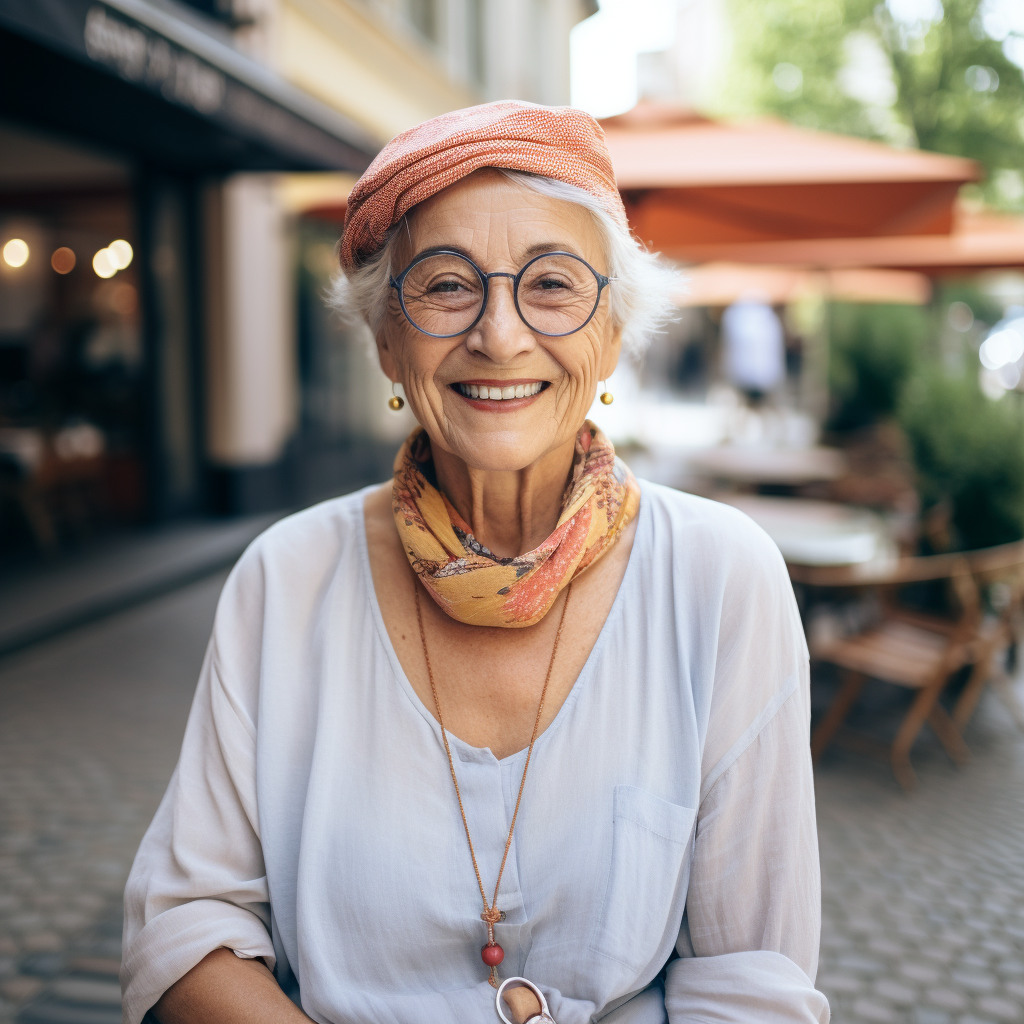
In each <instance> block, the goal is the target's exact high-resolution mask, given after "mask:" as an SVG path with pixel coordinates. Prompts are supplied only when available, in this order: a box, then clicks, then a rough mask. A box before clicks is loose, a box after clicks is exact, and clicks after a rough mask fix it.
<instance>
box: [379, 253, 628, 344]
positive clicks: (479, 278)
mask: <svg viewBox="0 0 1024 1024" xmlns="http://www.w3.org/2000/svg"><path fill="white" fill-rule="evenodd" d="M495 277H507V278H509V279H510V280H511V281H512V295H513V298H514V300H515V304H516V312H517V313H518V314H519V318H520V319H521V320H522V321H523V323H524V324H526V326H527V327H529V328H530V330H531V331H535V332H536V333H537V334H544V335H546V336H547V337H549V338H562V337H564V336H565V335H567V334H575V333H576V331H579V330H582V329H583V328H584V327H586V326H587V324H588V323H590V321H591V320H592V319H593V316H594V314H595V313H596V312H597V305H598V303H599V302H600V301H601V292H602V291H604V289H605V287H606V286H607V285H608V284H609V283H610V282H611V280H612V278H609V277H605V276H604V274H599V273H598V272H597V271H596V270H595V269H594V268H593V267H592V266H591V265H590V264H589V263H588V262H587V261H586V260H584V259H581V258H580V257H579V256H575V255H573V253H571V252H545V253H542V254H541V255H540V256H534V258H533V259H532V260H530V261H529V263H527V264H526V266H524V267H523V268H522V270H520V271H519V273H518V274H509V273H503V272H501V271H496V272H494V273H492V274H485V273H484V272H483V271H482V270H481V269H480V268H479V267H478V266H477V265H476V264H475V263H474V262H473V261H472V260H471V259H469V257H468V256H463V255H462V253H459V252H454V251H452V250H449V249H434V250H432V251H429V252H425V253H421V254H420V255H419V256H417V257H416V259H414V260H413V261H412V263H410V264H409V266H407V267H406V268H405V270H403V271H402V273H401V274H399V275H398V277H397V278H395V277H392V278H391V280H390V282H389V284H390V285H391V287H392V288H394V289H395V290H396V291H397V292H398V301H399V303H400V304H401V306H402V312H403V313H404V314H405V316H406V319H407V320H408V321H409V323H411V324H412V325H413V327H415V328H416V330H418V331H422V332H423V333H424V334H429V335H430V336H431V337H432V338H455V337H458V335H460V334H465V333H466V332H467V331H470V330H472V329H473V328H474V327H475V326H476V325H477V324H478V323H479V322H480V319H481V317H482V316H483V315H484V310H486V309H487V294H488V290H489V287H490V282H491V279H492V278H495Z"/></svg>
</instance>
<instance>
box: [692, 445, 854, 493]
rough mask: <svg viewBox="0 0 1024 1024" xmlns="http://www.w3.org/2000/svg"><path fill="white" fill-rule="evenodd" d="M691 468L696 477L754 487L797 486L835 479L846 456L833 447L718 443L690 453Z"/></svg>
mask: <svg viewBox="0 0 1024 1024" xmlns="http://www.w3.org/2000/svg"><path fill="white" fill-rule="evenodd" d="M689 464H690V469H691V471H692V472H693V473H695V474H697V475H698V476H705V477H711V478H712V479H715V480H722V481H728V482H729V483H732V484H741V485H744V484H745V485H747V486H756V485H758V484H768V485H776V486H789V487H799V486H801V485H802V484H812V483H822V482H827V481H829V480H838V479H839V477H841V476H842V475H843V474H844V473H845V472H846V458H845V456H844V455H843V453H842V452H841V451H839V450H838V449H836V448H825V447H821V446H819V447H815V448H760V447H756V446H748V445H721V446H719V447H717V448H706V449H704V450H703V451H700V452H696V453H695V454H694V455H692V456H690V459H689Z"/></svg>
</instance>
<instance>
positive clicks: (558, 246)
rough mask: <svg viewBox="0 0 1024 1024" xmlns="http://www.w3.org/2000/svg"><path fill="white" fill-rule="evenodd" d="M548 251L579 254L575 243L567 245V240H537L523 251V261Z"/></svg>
mask: <svg viewBox="0 0 1024 1024" xmlns="http://www.w3.org/2000/svg"><path fill="white" fill-rule="evenodd" d="M546 252H571V253H572V254H573V255H574V256H576V255H579V254H578V253H577V251H576V247H575V246H574V245H567V244H566V243H565V242H537V243H535V244H534V245H531V246H530V247H529V248H528V249H526V250H525V251H524V252H523V261H524V262H525V261H526V260H532V259H533V257H534V256H543V255H544V253H546Z"/></svg>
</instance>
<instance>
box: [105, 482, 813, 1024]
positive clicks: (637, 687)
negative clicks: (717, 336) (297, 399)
mask: <svg viewBox="0 0 1024 1024" xmlns="http://www.w3.org/2000/svg"><path fill="white" fill-rule="evenodd" d="M364 498H365V492H359V493H356V494H352V495H349V496H347V497H344V498H340V499H336V500H334V501H329V502H326V503H324V504H321V505H318V506H316V507H314V508H312V509H309V510H307V511H305V512H302V513H299V514H298V515H295V516H292V517H290V518H288V519H286V520H284V521H282V522H280V523H278V524H277V525H275V526H274V527H272V528H271V529H270V530H268V531H267V532H266V533H265V534H263V535H262V536H261V537H260V538H258V539H257V540H256V541H255V542H254V543H253V544H252V546H251V547H250V548H249V550H248V551H247V553H246V554H245V555H244V556H243V558H242V559H241V561H240V562H239V564H238V565H237V566H236V568H235V570H234V571H233V572H232V574H231V576H230V578H229V580H228V582H227V584H226V586H225V588H224V593H223V595H222V597H221V601H220V605H219V608H218V611H217V617H216V623H215V626H214V631H213V636H212V638H211V641H210V647H209V650H208V653H207V657H206V660H205V663H204V667H203V671H202V676H201V678H200V681H199V687H198V690H197V693H196V698H195V703H194V706H193V709H192V713H191V717H190V719H189V723H188V728H187V731H186V735H185V739H184V743H183V747H182V755H181V760H180V762H179V765H178V768H177V770H176V772H175V775H174V777H173V779H172V780H171V783H170V786H169V788H168V791H167V794H166V796H165V798H164V800H163V802H162V804H161V806H160V809H159V811H158V813H157V815H156V818H155V819H154V821H153V824H152V825H151V827H150V829H149V831H148V832H147V834H146V837H145V839H144V840H143V843H142V846H141V848H140V850H139V853H138V856H137V858H136V861H135V866H134V868H133V871H132V874H131V878H130V879H129V882H128V887H127V891H126V897H125V899H126V904H125V905H126V922H125V946H124V968H123V973H122V980H123V984H124V988H125V1000H124V1007H125V1010H124V1013H125V1021H126V1022H127V1024H138V1022H139V1021H140V1020H141V1018H142V1016H143V1015H144V1014H145V1012H146V1010H147V1009H148V1008H149V1007H150V1006H151V1005H152V1004H153V1003H154V1002H155V1001H156V1000H157V999H158V998H159V996H160V995H161V994H162V993H163V991H165V990H166V989H167V988H168V987H169V986H170V985H171V984H173V982H174V981H176V980H177V979H178V978H180V977H181V976H182V975H184V974H185V973H186V972H187V971H188V970H189V969H190V968H191V967H192V966H194V965H195V964H196V963H198V962H199V960H201V959H202V958H203V956H205V955H206V954H207V953H208V952H210V951H211V950H213V949H215V948H217V947H219V946H227V947H229V948H232V949H234V950H235V951H236V952H237V953H238V954H239V955H241V956H262V957H265V958H267V961H268V963H269V964H270V965H272V966H273V967H274V968H275V971H276V975H277V977H278V979H279V981H280V983H281V984H282V986H283V987H284V988H285V990H286V991H288V992H289V993H290V994H291V995H292V996H293V998H295V999H296V1000H297V1001H300V1003H301V1006H302V1008H303V1010H304V1011H305V1012H306V1013H307V1014H308V1015H309V1016H310V1017H312V1018H313V1019H314V1020H316V1021H321V1022H332V1024H423V1022H427V1024H430V1022H438V1024H442V1022H444V1024H449V1022H450V1024H456V1022H457V1024H491V1022H496V1021H497V1020H498V1018H497V1016H496V1013H495V1007H494V990H493V989H492V988H491V987H490V986H489V985H488V984H487V969H486V967H485V966H484V965H483V963H482V962H481V959H480V947H481V946H482V944H483V941H484V939H485V937H486V933H485V929H484V926H483V924H482V922H481V920H480V910H481V907H480V896H479V891H478V889H477V886H476V881H475V878H474V874H473V867H472V864H471V861H470V857H469V850H468V848H467V845H466V839H465V834H464V832H463V828H462V822H461V819H460V816H459V808H458V805H457V803H456V799H455V792H454V789H453V787H452V783H451V778H450V776H449V773H448V767H447V762H446V759H445V753H444V748H443V745H442V742H441V734H440V727H439V726H438V724H437V722H436V721H435V719H434V718H433V716H432V715H431V714H430V712H429V711H428V710H427V708H426V707H425V706H424V705H423V703H422V702H421V701H420V699H419V698H418V697H417V695H416V693H415V692H414V690H413V689H412V687H411V685H410V684H409V681H408V679H407V678H406V675H405V673H404V671H403V670H402V667H401V665H400V664H399V662H398V659H397V657H396V655H395V652H394V649H393V648H392V645H391V643H390V640H389V638H388V635H387V632H386V630H385V627H384V624H383V621H382V619H381V614H380V609H379V607H378V604H377V599H376V596H375V594H374V590H373V584H372V580H371V576H370V568H369V559H368V554H367V546H366V537H365V529H364V521H363V500H364ZM639 515H640V519H639V522H638V526H637V531H636V539H635V542H634V546H633V549H632V552H631V555H630V559H629V564H628V566H627V569H626V573H625V576H624V579H623V581H622V584H621V587H620V589H619V592H618V594H617V596H616V599H615V602H614V604H613V607H612V609H611V612H610V614H609V616H608V619H607V622H606V623H605V625H604V628H603V629H602V631H601V634H600V637H599V639H598V641H597V643H596V645H595V647H594V649H593V651H592V653H591V654H590V657H589V659H588V660H587V662H586V665H585V667H584V668H583V671H582V672H581V673H580V675H579V678H578V679H577V681H576V683H575V686H574V687H573V689H572V691H571V693H570V694H569V697H568V699H567V700H566V701H565V703H564V705H563V706H562V708H561V709H560V711H559V712H558V715H557V716H556V718H555V719H554V721H553V722H552V724H551V725H550V726H549V728H548V729H547V730H546V731H545V732H544V733H542V735H541V736H540V737H539V738H538V740H537V744H536V748H535V751H534V761H533V763H532V765H531V769H530V774H529V777H528V781H527V784H526V790H525V795H524V800H523V806H522V810H521V812H520V817H519V821H518V823H517V825H516V832H515V838H514V840H513V844H512V849H511V853H510V856H509V860H508V864H507V866H506V868H505V873H504V876H503V879H502V884H501V892H500V895H499V898H498V906H499V908H500V909H502V910H504V911H505V914H506V919H505V921H504V922H502V923H500V924H498V925H497V926H496V928H495V932H496V938H497V941H498V942H499V943H500V944H501V945H502V947H503V948H504V950H505V962H504V963H503V964H502V966H501V968H500V974H501V976H502V977H508V976H510V975H513V974H516V975H524V976H526V977H528V978H529V979H530V980H531V981H533V982H535V983H536V984H537V985H539V986H540V987H541V988H542V989H543V991H544V992H545V994H546V996H547V999H548V1002H549V1004H550V1007H551V1011H552V1013H553V1015H554V1017H555V1019H556V1021H558V1024H583V1022H586V1021H591V1020H595V1019H598V1018H601V1017H605V1016H606V1015H609V1014H611V1016H608V1017H607V1019H608V1021H609V1024H611V1022H612V1021H613V1020H614V1021H615V1022H616V1024H621V1022H636V1024H661V1022H663V1021H666V1020H670V1021H672V1022H673V1024H676V1022H680V1021H684V1020H685V1021H688V1020H705V1019H714V1020H721V1021H732V1020H736V1021H754V1020H757V1021H779V1022H782V1021H825V1020H827V1019H828V1009H827V1005H826V1004H825V1003H824V1000H823V998H822V997H821V996H820V994H818V993H815V992H814V988H813V976H814V971H815V969H816V961H817V943H818V927H819V918H818V913H819V905H818V899H819V896H818V868H817V846H816V839H815V833H814V805H813V785H812V782H811V775H810V763H809V756H808V751H807V716H808V712H807V707H808V700H807V655H806V648H805V646H804V643H803V635H802V632H801V629H800V624H799V619H798V617H797V613H796V609H795V604H794V601H793V595H792V590H791V587H790V584H789V580H788V576H787V574H786V571H785V567H784V565H783V563H782V560H781V558H780V556H779V554H778V551H777V550H776V549H775V547H774V545H773V544H772V543H771V541H770V540H768V538H767V537H766V536H765V535H764V534H763V533H762V532H761V531H760V530H759V529H758V528H757V527H756V526H755V525H753V523H751V522H750V520H748V519H747V518H745V517H744V516H743V515H742V514H741V513H738V512H736V511H735V510H733V509H731V508H728V507H726V506H723V505H720V504H716V503H713V502H709V501H705V500H703V499H700V498H696V497H693V496H690V495H685V494H681V493H679V492H676V491H672V490H670V489H668V488H663V487H660V486H656V485H652V484H647V483H645V484H643V485H642V502H641V510H640V514H639ZM449 741H450V743H451V748H452V753H453V756H454V759H455V766H456V771H457V773H458V775H459V782H460V786H461V788H462V795H463V800H464V802H465V807H466V813H467V816H468V819H469V823H470V828H471V830H472V833H473V839H474V845H475V848H476V851H477V857H478V860H479V863H480V869H481V872H482V875H483V877H484V879H485V880H486V879H493V878H495V877H496V875H497V871H498V865H499V863H500V860H501V856H502V852H503V849H504V843H505V839H506V836H507V832H508V823H509V820H510V817H511V814H512V809H513V805H514V802H515V797H516V791H517V788H518V784H519V779H520V777H521V775H522V770H523V761H524V757H525V751H523V752H520V753H518V754H515V755H513V756H511V757H507V758H505V759H503V760H498V759H497V758H495V757H494V755H493V754H491V752H490V750H487V749H478V748H475V747H471V746H469V745H468V744H466V743H464V742H462V741H461V740H459V739H458V738H456V737H454V736H451V735H450V736H449ZM676 956H679V957H680V958H679V959H673V962H672V963H670V964H668V968H667V970H666V963H667V962H668V961H669V960H670V958H674V957H676ZM737 957H738V959H737ZM751 999H753V1000H754V1002H753V1003H752V1002H751ZM702 1001H703V1002H702ZM705 1005H706V1006H707V1007H711V1008H713V1010H707V1011H706V1012H707V1013H711V1012H714V1013H717V1014H718V1016H714V1017H708V1016H705V1015H704V1014H705V1010H702V1009H701V1008H702V1007H703V1006H705ZM754 1007H759V1009H757V1010H755V1009H754ZM773 1008H774V1009H773ZM773 1014H776V1015H773Z"/></svg>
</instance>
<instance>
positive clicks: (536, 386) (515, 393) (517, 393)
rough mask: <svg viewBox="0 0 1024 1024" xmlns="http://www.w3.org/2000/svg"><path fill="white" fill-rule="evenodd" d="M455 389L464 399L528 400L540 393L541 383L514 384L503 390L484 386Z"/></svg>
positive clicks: (467, 386)
mask: <svg viewBox="0 0 1024 1024" xmlns="http://www.w3.org/2000/svg"><path fill="white" fill-rule="evenodd" d="M457 387H458V389H459V392H460V394H462V395H465V397H466V398H485V399H488V400H490V401H494V402H500V401H502V400H503V399H508V398H530V397H532V396H533V395H536V394H537V393H538V392H540V390H541V389H542V387H543V383H542V382H541V381H536V382H535V383H533V384H515V385H510V386H508V387H504V388H492V387H488V386H487V385H484V384H458V385H457Z"/></svg>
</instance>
